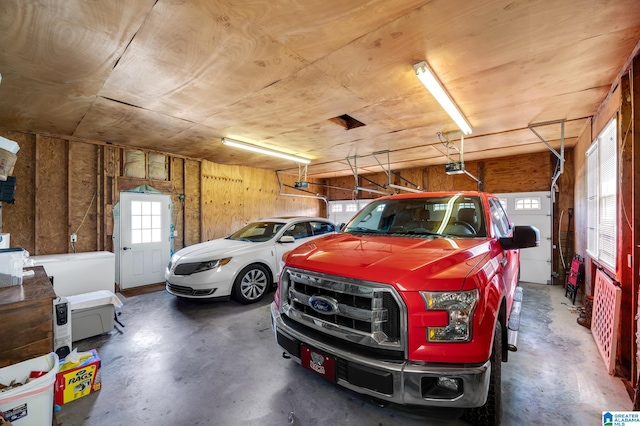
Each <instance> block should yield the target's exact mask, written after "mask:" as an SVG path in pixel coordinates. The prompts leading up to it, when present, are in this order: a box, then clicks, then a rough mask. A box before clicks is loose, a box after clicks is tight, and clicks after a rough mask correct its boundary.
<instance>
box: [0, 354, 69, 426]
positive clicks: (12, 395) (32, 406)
mask: <svg viewBox="0 0 640 426" xmlns="http://www.w3.org/2000/svg"><path fill="white" fill-rule="evenodd" d="M58 361H59V360H58V355H57V354H56V353H55V352H51V353H50V354H48V355H43V356H41V357H38V358H33V359H30V360H27V361H23V362H20V363H18V364H13V365H10V366H8V367H4V368H0V383H2V384H3V385H8V384H9V383H11V381H12V380H15V381H16V382H21V383H24V382H25V381H26V380H27V378H28V377H29V375H30V374H31V372H32V371H46V372H47V373H46V374H44V375H43V376H40V377H38V378H36V379H33V380H31V381H30V382H29V383H27V384H24V385H22V386H18V387H16V388H13V389H10V390H8V391H5V392H0V411H2V412H3V413H4V418H5V419H6V420H7V421H9V422H11V424H12V425H13V426H43V425H50V424H52V422H53V396H54V389H53V385H54V383H55V381H56V374H58V367H59V365H58V364H59V363H58Z"/></svg>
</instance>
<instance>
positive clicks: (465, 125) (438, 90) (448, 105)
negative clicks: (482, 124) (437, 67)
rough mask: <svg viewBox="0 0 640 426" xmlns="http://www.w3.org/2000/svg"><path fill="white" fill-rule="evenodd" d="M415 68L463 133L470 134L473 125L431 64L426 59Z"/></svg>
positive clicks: (425, 85) (419, 76)
mask: <svg viewBox="0 0 640 426" xmlns="http://www.w3.org/2000/svg"><path fill="white" fill-rule="evenodd" d="M413 69H414V70H415V71H416V75H417V76H418V79H420V81H421V82H422V84H424V87H426V88H427V90H428V91H429V92H431V94H432V95H433V97H434V98H436V101H438V103H439V104H440V106H442V108H443V109H444V110H445V111H446V112H447V114H449V117H451V119H452V120H453V121H454V122H455V123H456V124H457V125H458V127H459V128H460V130H462V133H464V134H465V135H470V134H471V125H469V122H468V121H467V119H466V118H464V115H462V113H461V112H460V110H459V109H458V106H457V105H456V104H455V102H453V99H451V96H449V94H448V93H447V91H446V90H445V89H444V87H443V86H442V84H441V83H440V81H439V80H438V77H436V75H435V73H434V72H433V70H432V69H431V68H430V67H429V65H428V64H427V63H426V62H425V61H422V62H420V63H417V64H415V65H414V66H413Z"/></svg>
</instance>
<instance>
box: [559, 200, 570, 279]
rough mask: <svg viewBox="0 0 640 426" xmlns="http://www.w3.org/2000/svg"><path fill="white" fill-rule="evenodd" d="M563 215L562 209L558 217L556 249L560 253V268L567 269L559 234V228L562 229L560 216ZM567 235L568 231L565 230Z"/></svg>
mask: <svg viewBox="0 0 640 426" xmlns="http://www.w3.org/2000/svg"><path fill="white" fill-rule="evenodd" d="M563 215H564V210H562V211H561V212H560V219H558V251H559V253H560V262H562V268H563V269H565V270H566V269H567V264H566V263H565V262H564V255H563V254H562V237H561V234H560V230H561V229H562V216H563ZM567 235H568V231H567Z"/></svg>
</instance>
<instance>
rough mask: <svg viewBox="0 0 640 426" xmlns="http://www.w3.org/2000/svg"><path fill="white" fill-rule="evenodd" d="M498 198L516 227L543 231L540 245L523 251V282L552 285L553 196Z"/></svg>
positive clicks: (527, 194)
mask: <svg viewBox="0 0 640 426" xmlns="http://www.w3.org/2000/svg"><path fill="white" fill-rule="evenodd" d="M495 195H497V196H498V197H499V198H500V201H501V202H502V206H503V207H504V208H505V210H506V212H507V215H508V216H509V219H511V221H512V222H513V223H514V224H515V225H533V226H535V227H536V228H538V230H539V231H540V246H539V247H533V248H527V249H522V250H521V251H520V280H521V281H527V282H531V283H539V284H551V253H552V251H551V193H550V192H514V193H510V194H495Z"/></svg>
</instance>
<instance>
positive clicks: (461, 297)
mask: <svg viewBox="0 0 640 426" xmlns="http://www.w3.org/2000/svg"><path fill="white" fill-rule="evenodd" d="M420 295H421V296H422V299H423V300H424V306H425V309H426V310H428V311H447V312H448V313H449V324H447V325H446V326H444V327H427V340H428V341H429V342H468V341H469V340H471V323H472V319H473V312H474V310H475V308H476V305H477V304H478V290H477V289H475V290H470V291H443V292H440V291H421V292H420Z"/></svg>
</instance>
